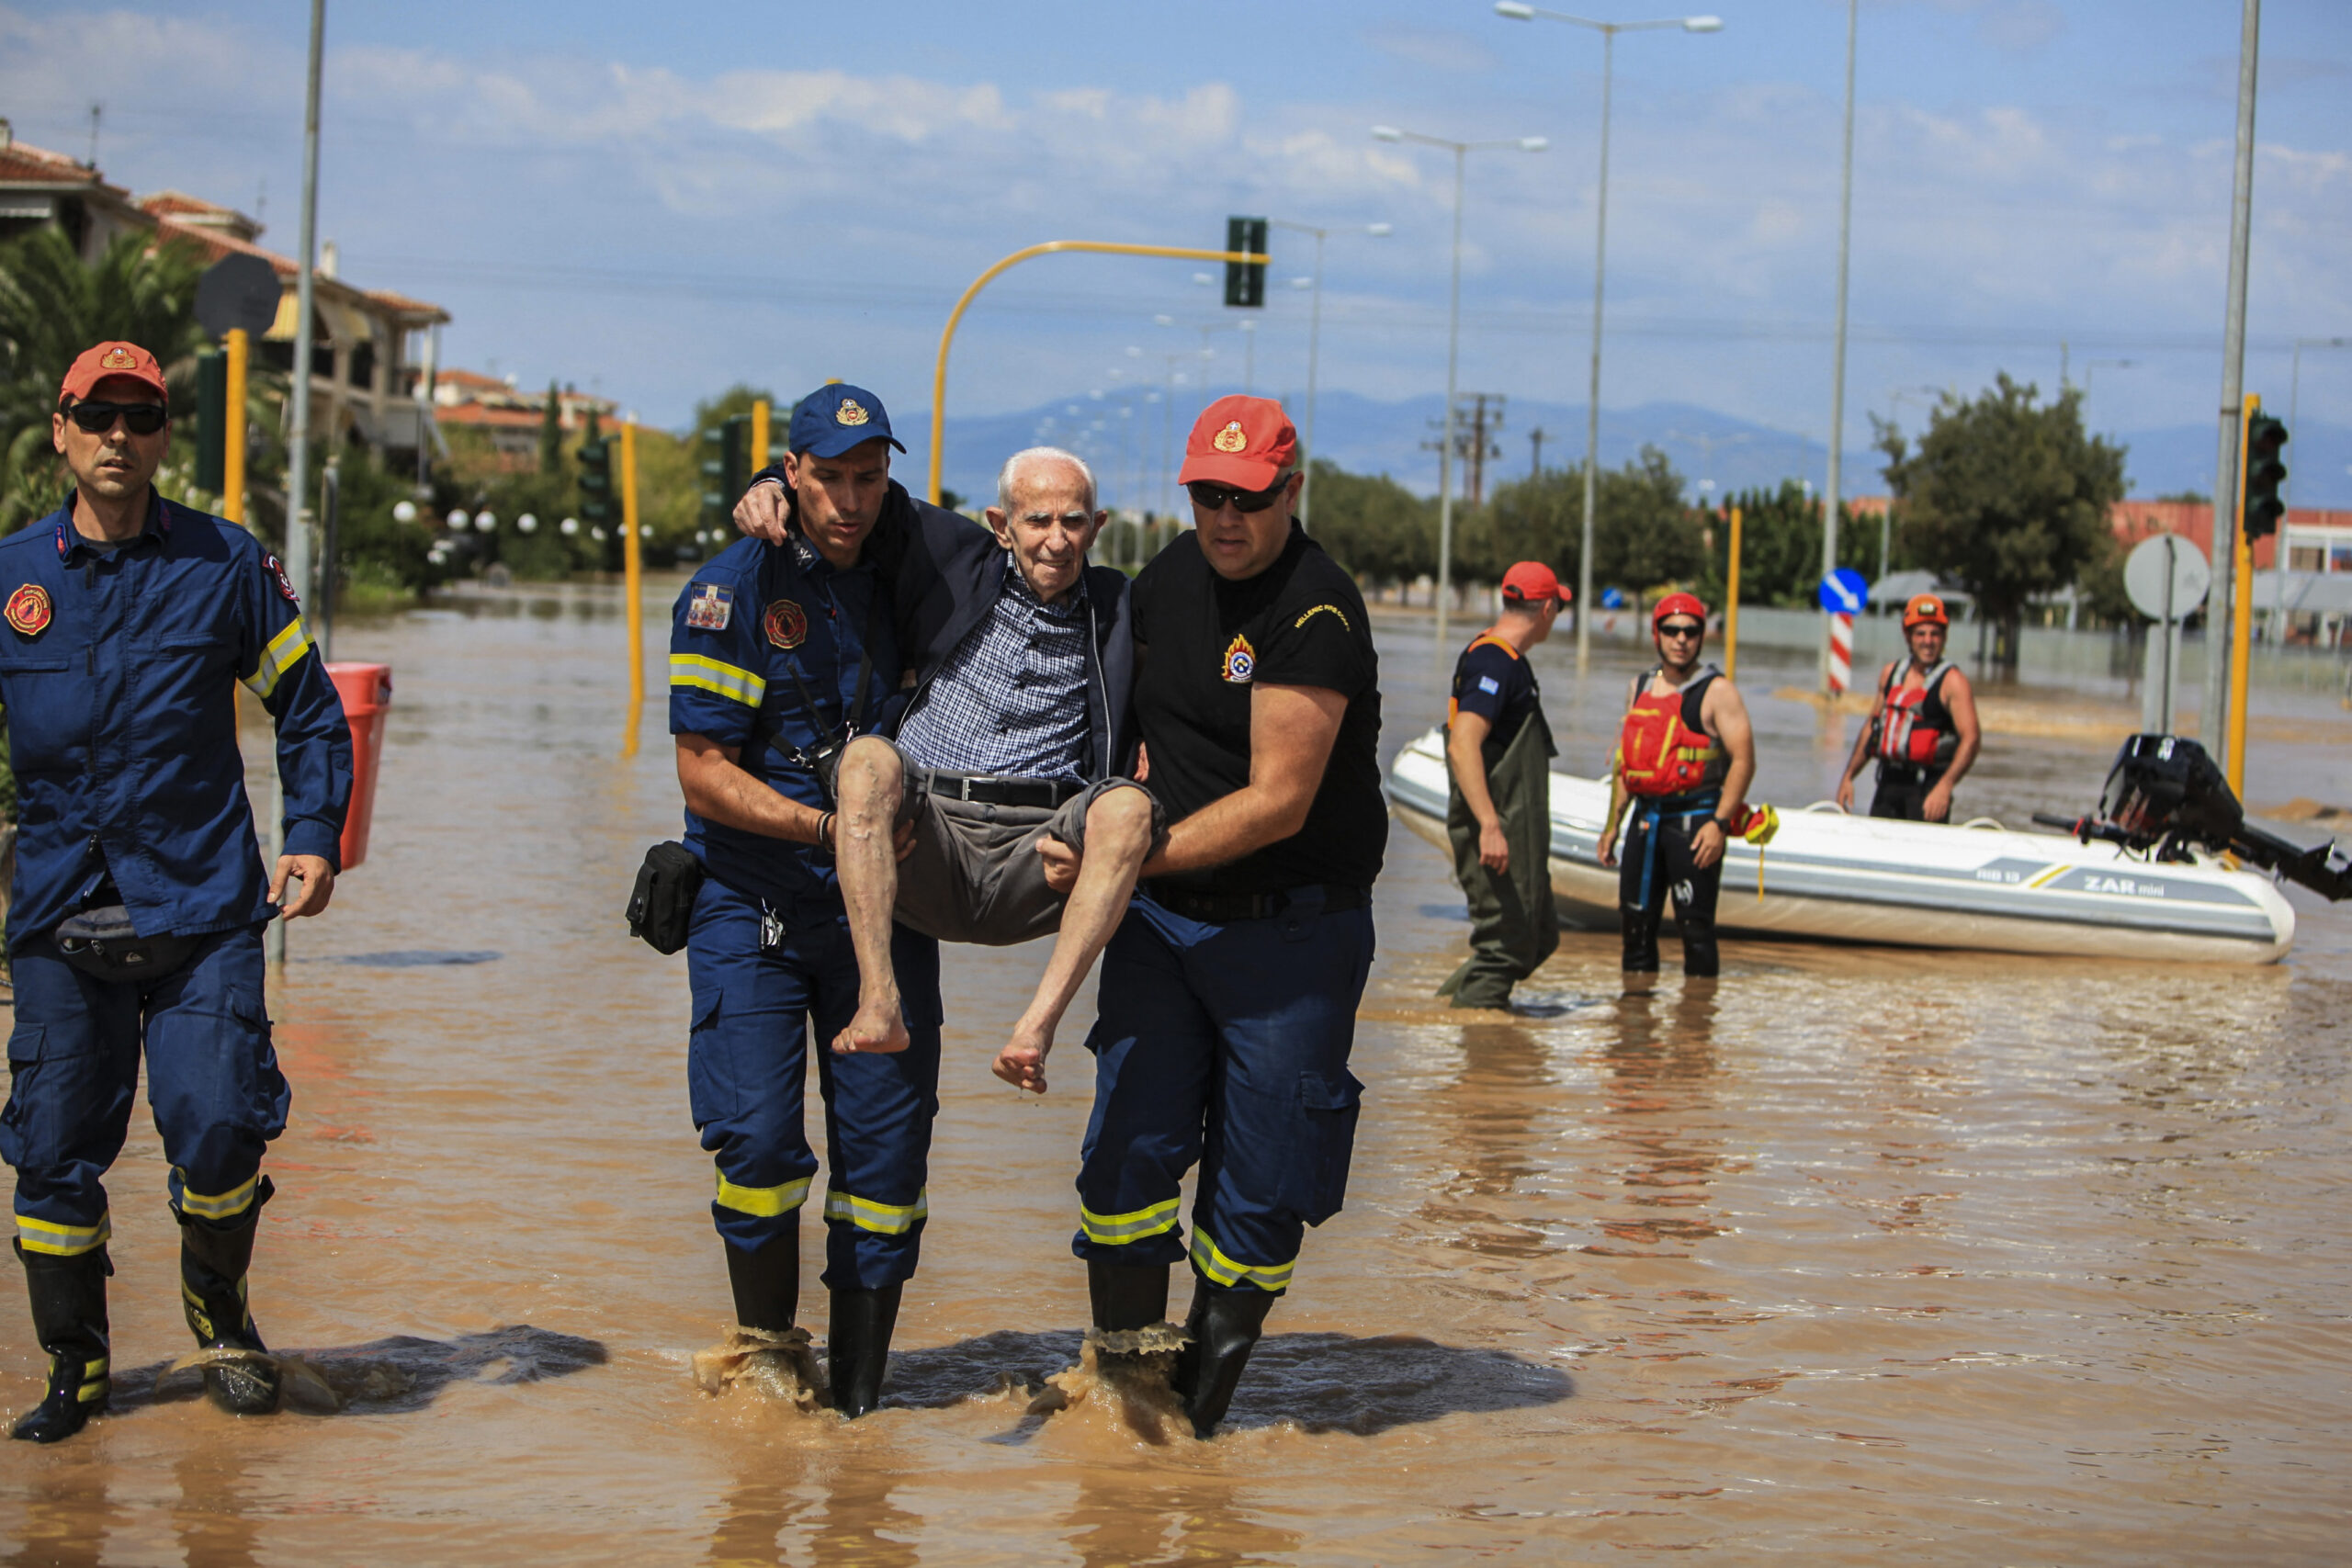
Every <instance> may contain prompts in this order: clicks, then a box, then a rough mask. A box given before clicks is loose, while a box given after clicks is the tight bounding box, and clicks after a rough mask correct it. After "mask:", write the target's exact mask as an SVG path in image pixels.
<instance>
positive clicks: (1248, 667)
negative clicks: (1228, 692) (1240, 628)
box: [1225, 633, 1258, 686]
mask: <svg viewBox="0 0 2352 1568" xmlns="http://www.w3.org/2000/svg"><path fill="white" fill-rule="evenodd" d="M1257 668H1258V650H1257V649H1254V648H1251V647H1250V639H1249V638H1248V637H1242V636H1240V635H1239V634H1238V633H1237V634H1235V636H1234V638H1233V640H1232V641H1231V642H1228V643H1227V644H1226V645H1225V678H1226V679H1227V680H1228V681H1230V682H1233V683H1234V684H1235V685H1237V686H1246V685H1248V684H1249V683H1250V675H1251V673H1252V672H1254V671H1256V670H1257Z"/></svg>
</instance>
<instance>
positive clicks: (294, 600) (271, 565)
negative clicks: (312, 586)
mask: <svg viewBox="0 0 2352 1568" xmlns="http://www.w3.org/2000/svg"><path fill="white" fill-rule="evenodd" d="M261 564H262V565H264V566H266V567H267V568H268V569H269V575H270V576H272V577H274V578H276V579H277V591H278V592H280V593H283V594H285V595H286V602H287V603H288V604H291V605H293V606H294V607H295V608H296V609H298V610H299V609H300V608H301V607H302V601H301V598H300V595H298V594H297V593H296V592H294V580H293V579H292V578H290V577H288V576H287V575H286V568H285V565H284V564H283V563H282V562H280V561H279V560H278V558H277V557H276V556H274V555H270V554H268V553H267V552H266V551H265V552H264V553H263V555H262V558H261Z"/></svg>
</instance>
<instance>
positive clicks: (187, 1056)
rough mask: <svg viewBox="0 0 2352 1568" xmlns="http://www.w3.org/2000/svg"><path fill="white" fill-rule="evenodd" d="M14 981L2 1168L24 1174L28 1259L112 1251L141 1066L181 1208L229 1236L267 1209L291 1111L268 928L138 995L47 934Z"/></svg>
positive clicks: (223, 941)
mask: <svg viewBox="0 0 2352 1568" xmlns="http://www.w3.org/2000/svg"><path fill="white" fill-rule="evenodd" d="M15 974H16V982H17V1009H16V1012H17V1017H16V1027H15V1028H14V1029H13V1030H11V1031H10V1032H9V1035H8V1076H9V1080H10V1081H9V1091H8V1104H7V1108H6V1110H5V1111H0V1159H6V1161H7V1162H8V1163H9V1164H10V1165H12V1166H14V1167H15V1168H16V1171H17V1240H18V1241H19V1242H21V1243H22V1244H23V1245H24V1247H25V1250H26V1251H28V1252H38V1253H43V1254H46V1255H48V1256H50V1257H53V1258H74V1257H78V1256H80V1255H81V1254H83V1253H85V1252H91V1251H95V1250H96V1249H97V1248H98V1247H104V1246H105V1245H106V1242H107V1236H108V1235H109V1234H110V1233H111V1230H112V1226H111V1224H110V1223H109V1221H108V1218H107V1190H106V1184H105V1181H104V1178H105V1176H106V1173H107V1168H108V1167H109V1166H111V1165H113V1164H114V1161H115V1156H118V1155H119V1154H121V1152H122V1143H123V1139H124V1138H125V1137H126V1136H127V1135H128V1134H129V1133H130V1110H131V1102H132V1100H133V1098H134V1097H135V1095H136V1094H137V1092H138V1088H139V1063H140V1057H141V1054H142V1052H143V1054H144V1055H145V1056H146V1060H147V1103H148V1106H149V1109H150V1110H152V1111H153V1112H154V1117H155V1130H156V1132H158V1133H159V1134H162V1135H163V1140H164V1158H165V1159H166V1160H168V1161H169V1162H170V1163H171V1176H170V1178H169V1179H168V1183H167V1185H168V1188H169V1190H170V1195H171V1204H172V1207H173V1208H174V1209H175V1210H176V1211H178V1212H179V1213H183V1214H187V1215H192V1216H194V1217H196V1218H198V1219H203V1220H209V1221H212V1222H213V1223H215V1224H222V1223H227V1222H233V1221H234V1220H236V1219H237V1218H238V1217H239V1216H240V1215H242V1214H243V1213H245V1212H246V1211H247V1210H248V1209H250V1208H252V1207H253V1203H254V1190H255V1184H256V1178H257V1177H258V1176H259V1174H260V1171H261V1156H262V1151H263V1149H264V1148H266V1146H267V1145H268V1144H269V1141H270V1140H271V1139H272V1138H275V1137H277V1134H280V1133H282V1132H284V1131H285V1130H286V1111H287V1106H288V1103H289V1101H290V1100H291V1098H292V1096H291V1092H290V1091H289V1090H288V1088H287V1085H286V1078H285V1076H284V1075H283V1074H281V1073H280V1072H279V1071H278V1070H277V1052H276V1051H275V1050H273V1049H272V1048H271V1046H270V1039H269V1017H268V1014H267V1013H266V1012H265V1011H264V1010H263V1006H262V953H261V928H260V927H259V926H249V927H245V928H243V929H240V930H236V931H216V932H214V933H213V934H211V935H209V936H206V937H203V938H201V939H200V940H199V941H198V944H197V948H196V951H195V953H192V954H190V955H189V957H188V960H187V963H185V964H182V965H180V967H179V968H177V969H176V970H174V971H173V972H172V973H171V974H169V975H165V976H161V977H159V978H154V979H141V980H135V981H132V980H100V979H97V978H96V977H94V976H89V975H85V974H84V973H83V972H82V971H81V970H79V969H76V968H74V966H73V965H72V964H68V963H67V962H66V961H65V959H64V957H63V955H62V954H61V953H59V952H58V951H57V947H56V944H55V942H52V941H51V939H50V937H48V936H47V935H42V936H39V937H35V938H33V939H31V940H30V941H28V942H26V943H25V944H24V945H23V946H22V947H20V948H18V949H17V954H16V959H15Z"/></svg>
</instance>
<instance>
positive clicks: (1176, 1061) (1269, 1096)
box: [1070, 887, 1373, 1295]
mask: <svg viewBox="0 0 2352 1568" xmlns="http://www.w3.org/2000/svg"><path fill="white" fill-rule="evenodd" d="M1292 900H1293V901H1292V903H1291V905H1290V907H1289V908H1285V909H1284V910H1283V912H1282V913H1280V914H1278V915H1273V916H1271V917H1269V918H1267V919H1255V920H1234V921H1230V922H1227V923H1224V924H1209V923H1205V922H1203V921H1199V920H1193V919H1185V918H1184V917H1182V916H1181V915H1177V914H1173V913H1171V912H1170V911H1169V910H1168V909H1165V908H1161V907H1160V906H1159V904H1156V903H1154V902H1153V901H1152V900H1151V898H1150V897H1148V896H1147V895H1141V894H1139V895H1137V897H1136V901H1135V903H1134V904H1133V906H1131V907H1130V908H1129V909H1128V911H1127V915H1126V919H1124V920H1122V921H1121V922H1120V924H1119V929H1118V931H1117V932H1116V933H1114V935H1113V937H1112V938H1111V943H1110V946H1109V947H1108V948H1106V949H1105V950H1104V951H1103V980H1102V990H1101V995H1100V998H1099V1000H1098V1003H1097V1009H1096V1019H1095V1023H1094V1028H1093V1031H1092V1032H1091V1033H1090V1034H1089V1035H1088V1036H1087V1040H1086V1048H1087V1049H1088V1050H1090V1051H1091V1052H1093V1053H1094V1059H1095V1066H1094V1112H1093V1116H1092V1118H1091V1120H1090V1121H1089V1122H1088V1123H1087V1128H1086V1145H1085V1150H1084V1153H1083V1156H1082V1158H1081V1162H1080V1168H1079V1176H1078V1198H1079V1222H1080V1229H1079V1232H1078V1235H1076V1236H1075V1237H1074V1238H1073V1239H1072V1241H1071V1243H1070V1249H1071V1250H1072V1251H1073V1252H1075V1253H1077V1255H1078V1256H1079V1257H1080V1258H1088V1259H1090V1260H1091V1259H1097V1258H1099V1259H1102V1260H1103V1261H1105V1262H1111V1263H1128V1264H1168V1263H1173V1262H1175V1261H1176V1260H1177V1259H1178V1258H1184V1257H1186V1256H1187V1255H1188V1254H1187V1251H1186V1248H1185V1247H1184V1243H1183V1239H1182V1226H1181V1225H1179V1224H1178V1223H1177V1219H1176V1209H1177V1205H1178V1203H1179V1202H1180V1201H1181V1198H1180V1194H1179V1191H1178V1184H1179V1183H1180V1182H1182V1180H1183V1178H1184V1173H1185V1172H1186V1171H1188V1170H1190V1169H1191V1168H1193V1165H1194V1164H1195V1163H1197V1164H1198V1165H1199V1166H1200V1168H1201V1179H1200V1184H1199V1189H1198V1191H1197V1194H1196V1196H1195V1198H1194V1200H1193V1243H1192V1247H1191V1249H1190V1253H1189V1256H1190V1258H1191V1259H1192V1264H1193V1271H1194V1272H1195V1273H1196V1274H1198V1275H1199V1276H1200V1277H1201V1278H1203V1279H1204V1280H1207V1281H1208V1282H1209V1283H1211V1284H1213V1285H1216V1286H1220V1287H1223V1288H1226V1289H1236V1288H1239V1289H1256V1290H1261V1291H1267V1292H1272V1293H1274V1294H1277V1295H1279V1294H1281V1293H1282V1292H1283V1291H1284V1290H1286V1289H1288V1288H1289V1285H1290V1280H1291V1271H1292V1269H1294V1268H1295V1266H1296V1265H1297V1262H1298V1252H1299V1247H1300V1245H1301V1244H1302V1243H1303V1242H1304V1240H1305V1239H1306V1227H1307V1226H1308V1225H1316V1224H1322V1223H1323V1222H1324V1221H1325V1220H1327V1219H1329V1218H1330V1217H1331V1216H1332V1215H1333V1214H1336V1213H1339V1212H1340V1203H1341V1201H1343V1200H1344V1199H1345V1198H1346V1196H1347V1187H1348V1159H1349V1156H1350V1155H1351V1152H1352V1150H1353V1148H1354V1145H1355V1128H1356V1116H1357V1113H1358V1110H1359V1107H1360V1103H1361V1100H1362V1097H1363V1084H1361V1083H1359V1082H1357V1081H1356V1077H1355V1075H1354V1074H1352V1073H1351V1072H1349V1071H1348V1052H1349V1050H1350V1048H1351V1046H1352V1045H1353V1044H1354V1042H1355V1022H1356V1003H1357V1001H1358V1000H1359V999H1360V998H1362V997H1363V985H1364V978H1365V976H1367V975H1368V974H1369V973H1370V971H1371V967H1372V953H1373V931H1372V911H1371V910H1370V909H1368V908H1353V909H1341V910H1337V911H1334V912H1331V913H1328V914H1327V913H1325V912H1324V910H1323V908H1322V900H1323V892H1322V889H1320V888H1317V887H1310V888H1302V889H1300V890H1298V891H1297V892H1295V893H1294V894H1293V895H1292Z"/></svg>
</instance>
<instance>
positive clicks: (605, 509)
mask: <svg viewBox="0 0 2352 1568" xmlns="http://www.w3.org/2000/svg"><path fill="white" fill-rule="evenodd" d="M588 417H589V422H590V423H589V427H588V429H589V434H588V436H587V439H585V440H583V441H582V442H581V443H580V449H579V452H578V453H577V454H576V456H577V457H578V458H579V461H580V520H581V521H582V523H585V524H587V525H588V528H589V538H590V539H591V540H594V538H595V536H596V532H597V530H599V529H601V530H603V532H604V536H605V543H604V545H603V546H602V547H600V548H599V549H598V550H597V552H596V553H597V554H598V555H599V556H601V557H603V558H604V561H605V570H618V568H617V566H616V562H617V561H618V560H619V558H620V556H619V538H620V536H619V534H618V533H617V532H616V530H617V528H618V527H619V525H620V515H621V509H620V504H619V502H616V500H614V498H613V444H612V441H611V438H610V437H607V436H603V435H598V434H596V433H595V423H594V421H595V417H596V416H595V414H594V412H591V413H590V414H589V416H588Z"/></svg>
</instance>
